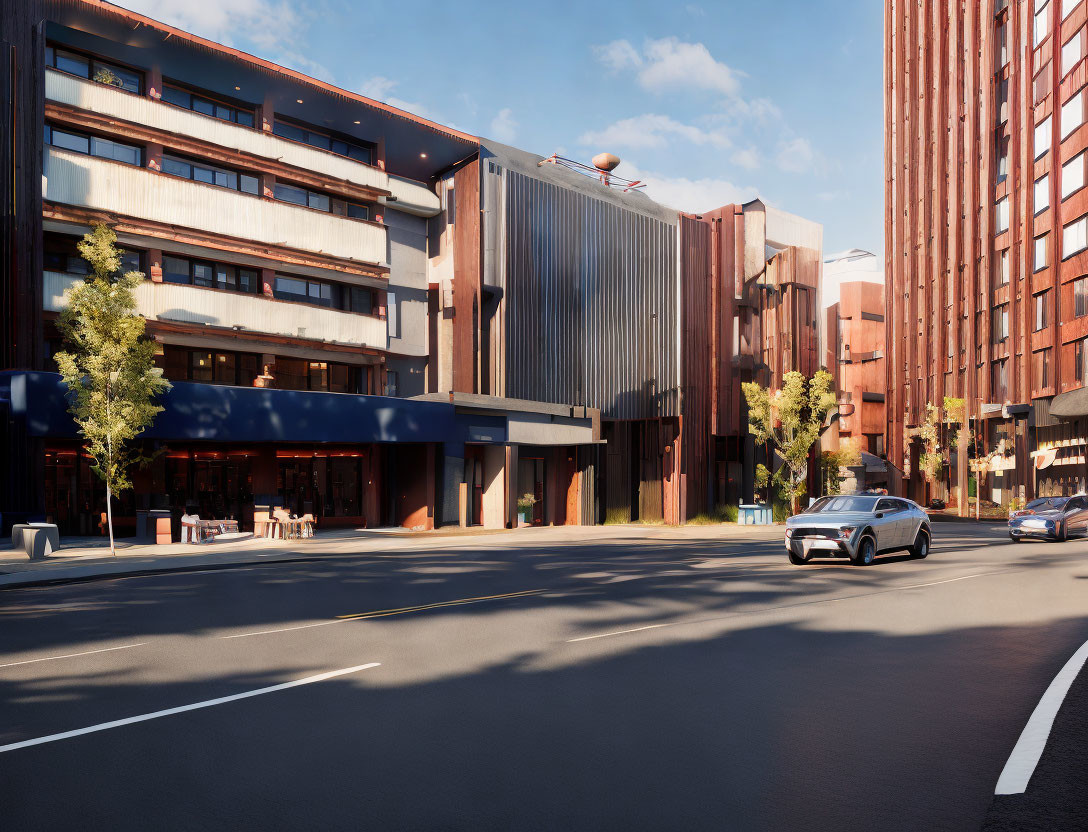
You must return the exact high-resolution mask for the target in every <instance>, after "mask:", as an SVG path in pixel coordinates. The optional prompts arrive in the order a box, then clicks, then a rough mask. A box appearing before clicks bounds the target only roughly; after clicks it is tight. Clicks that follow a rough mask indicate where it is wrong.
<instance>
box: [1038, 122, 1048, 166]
mask: <svg viewBox="0 0 1088 832" xmlns="http://www.w3.org/2000/svg"><path fill="white" fill-rule="evenodd" d="M1048 150H1050V116H1047V117H1046V118H1044V119H1043V120H1042V121H1040V122H1039V123H1038V124H1036V125H1035V158H1036V159H1038V158H1040V157H1041V156H1045V155H1046V152H1047V151H1048Z"/></svg>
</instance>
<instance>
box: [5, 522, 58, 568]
mask: <svg viewBox="0 0 1088 832" xmlns="http://www.w3.org/2000/svg"><path fill="white" fill-rule="evenodd" d="M11 545H12V548H15V549H20V548H21V549H22V550H23V551H24V552H26V553H27V556H28V557H29V558H30V559H31V560H45V559H46V558H47V557H49V555H50V554H52V553H53V552H55V551H56V550H57V549H59V548H60V530H59V529H58V528H57V527H56V525H54V524H53V523H19V524H17V525H14V526H12V527H11Z"/></svg>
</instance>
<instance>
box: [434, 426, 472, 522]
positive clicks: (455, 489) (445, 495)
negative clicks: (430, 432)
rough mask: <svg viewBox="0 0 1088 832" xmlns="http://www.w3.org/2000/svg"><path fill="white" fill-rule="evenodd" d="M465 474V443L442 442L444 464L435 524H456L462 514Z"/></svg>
mask: <svg viewBox="0 0 1088 832" xmlns="http://www.w3.org/2000/svg"><path fill="white" fill-rule="evenodd" d="M464 476H465V445H464V443H463V442H444V443H443V444H442V465H441V475H440V480H439V481H440V483H441V485H440V486H439V493H438V505H436V506H435V526H436V527H437V526H445V525H450V524H452V525H456V524H457V522H458V517H459V514H460V500H461V480H462V479H464Z"/></svg>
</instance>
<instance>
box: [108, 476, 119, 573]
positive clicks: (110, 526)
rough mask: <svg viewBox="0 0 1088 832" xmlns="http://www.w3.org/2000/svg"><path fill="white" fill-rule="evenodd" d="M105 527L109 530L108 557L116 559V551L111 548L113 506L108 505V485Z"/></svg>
mask: <svg viewBox="0 0 1088 832" xmlns="http://www.w3.org/2000/svg"><path fill="white" fill-rule="evenodd" d="M106 525H107V526H108V527H109V530H110V555H112V556H113V557H117V549H115V548H114V546H113V506H112V505H110V484H109V483H106Z"/></svg>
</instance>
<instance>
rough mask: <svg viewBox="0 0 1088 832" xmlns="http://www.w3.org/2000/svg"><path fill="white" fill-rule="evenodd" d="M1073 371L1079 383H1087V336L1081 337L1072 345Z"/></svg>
mask: <svg viewBox="0 0 1088 832" xmlns="http://www.w3.org/2000/svg"><path fill="white" fill-rule="evenodd" d="M1073 372H1074V373H1076V380H1077V381H1079V382H1080V383H1081V384H1088V338H1082V339H1081V340H1079V341H1077V342H1076V344H1075V345H1074V346H1073Z"/></svg>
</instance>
